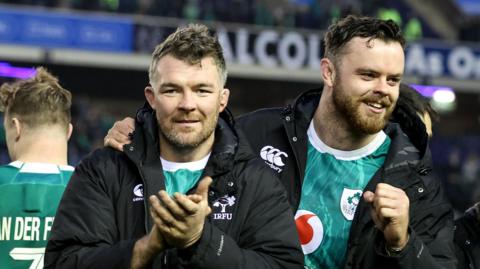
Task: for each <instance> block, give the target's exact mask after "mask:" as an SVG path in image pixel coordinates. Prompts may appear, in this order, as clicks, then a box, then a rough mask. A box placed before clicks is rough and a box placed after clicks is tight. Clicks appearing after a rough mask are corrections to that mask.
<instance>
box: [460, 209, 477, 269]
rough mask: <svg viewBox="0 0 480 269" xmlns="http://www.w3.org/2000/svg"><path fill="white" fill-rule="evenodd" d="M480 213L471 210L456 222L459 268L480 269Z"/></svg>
mask: <svg viewBox="0 0 480 269" xmlns="http://www.w3.org/2000/svg"><path fill="white" fill-rule="evenodd" d="M477 214H478V212H477V211H476V210H475V209H474V208H470V209H469V210H467V211H466V212H465V214H464V215H462V216H461V217H460V218H458V219H456V220H455V248H456V253H457V259H458V268H459V269H463V268H466V269H467V268H468V269H469V268H480V222H479V221H478V217H477Z"/></svg>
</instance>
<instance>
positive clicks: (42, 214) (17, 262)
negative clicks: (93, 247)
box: [0, 161, 74, 269]
mask: <svg viewBox="0 0 480 269" xmlns="http://www.w3.org/2000/svg"><path fill="white" fill-rule="evenodd" d="M73 170H74V168H73V167H72V166H58V165H54V164H46V163H23V162H20V161H15V162H12V163H10V164H8V165H3V166H0V267H1V268H9V269H17V268H30V269H41V268H43V258H44V253H45V246H46V245H47V240H48V237H49V234H50V229H51V228H52V224H53V220H54V216H55V213H56V210H57V206H58V203H59V202H60V198H61V197H62V194H63V191H64V189H65V186H66V184H67V183H68V181H69V179H70V177H71V175H72V173H73Z"/></svg>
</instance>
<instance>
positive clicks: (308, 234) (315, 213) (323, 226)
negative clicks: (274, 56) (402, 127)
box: [295, 122, 391, 269]
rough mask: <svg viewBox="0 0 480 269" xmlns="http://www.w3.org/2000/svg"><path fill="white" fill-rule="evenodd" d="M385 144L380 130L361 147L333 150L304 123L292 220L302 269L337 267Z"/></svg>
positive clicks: (383, 152) (384, 153) (344, 251)
mask: <svg viewBox="0 0 480 269" xmlns="http://www.w3.org/2000/svg"><path fill="white" fill-rule="evenodd" d="M390 142H391V140H390V138H389V137H388V136H387V135H386V134H385V133H384V132H383V131H381V132H379V133H378V134H377V136H376V137H375V138H374V140H373V141H372V142H370V143H369V144H368V145H366V146H365V147H362V148H360V149H357V150H353V151H341V150H336V149H333V148H331V147H329V146H327V145H326V144H324V143H323V142H322V141H321V140H320V138H319V137H318V135H317V134H316V132H315V129H314V128H313V122H312V123H310V127H309V129H308V153H307V165H306V168H305V178H304V181H303V185H302V195H301V200H300V205H299V208H298V211H297V213H296V215H295V222H296V224H297V230H298V232H299V236H300V241H301V243H302V249H303V252H304V253H305V267H306V268H309V269H313V268H343V266H344V262H345V257H346V252H347V241H348V236H349V233H350V227H351V225H352V220H353V216H354V214H355V210H356V208H357V205H358V203H359V201H360V199H362V193H363V189H364V188H365V187H366V185H367V183H368V182H369V181H370V179H371V178H372V176H373V175H374V174H375V172H377V170H378V169H379V168H380V167H381V166H382V165H383V162H384V161H385V157H386V155H387V152H388V149H389V147H390Z"/></svg>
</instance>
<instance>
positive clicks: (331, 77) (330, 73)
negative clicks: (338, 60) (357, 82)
mask: <svg viewBox="0 0 480 269" xmlns="http://www.w3.org/2000/svg"><path fill="white" fill-rule="evenodd" d="M320 72H321V74H322V79H323V83H324V84H325V85H326V86H328V87H333V84H334V81H335V67H334V66H333V63H332V61H330V59H328V58H323V59H322V60H321V61H320Z"/></svg>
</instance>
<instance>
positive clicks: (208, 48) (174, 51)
mask: <svg viewBox="0 0 480 269" xmlns="http://www.w3.org/2000/svg"><path fill="white" fill-rule="evenodd" d="M165 55H172V56H173V57H175V58H177V59H179V60H182V61H185V62H187V63H189V64H192V65H193V64H198V63H199V62H200V61H201V60H202V59H203V58H205V57H212V58H213V60H214V61H215V64H216V65H217V69H218V72H219V74H220V77H221V79H222V83H223V84H224V85H225V82H226V80H227V69H226V64H225V59H224V57H223V51H222V46H221V45H220V43H219V42H218V39H217V37H216V36H213V35H211V34H210V32H209V30H208V28H207V27H206V26H205V25H201V24H189V25H187V26H185V27H182V28H178V29H177V30H176V31H175V32H174V33H172V34H171V35H169V36H168V37H167V39H165V41H163V42H162V43H161V44H159V45H158V46H157V47H156V48H155V51H154V52H153V54H152V62H151V64H150V68H149V70H148V76H149V79H150V84H151V83H152V82H154V81H155V79H156V78H155V77H156V69H157V64H158V61H159V60H160V59H161V58H162V57H163V56H165Z"/></svg>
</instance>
